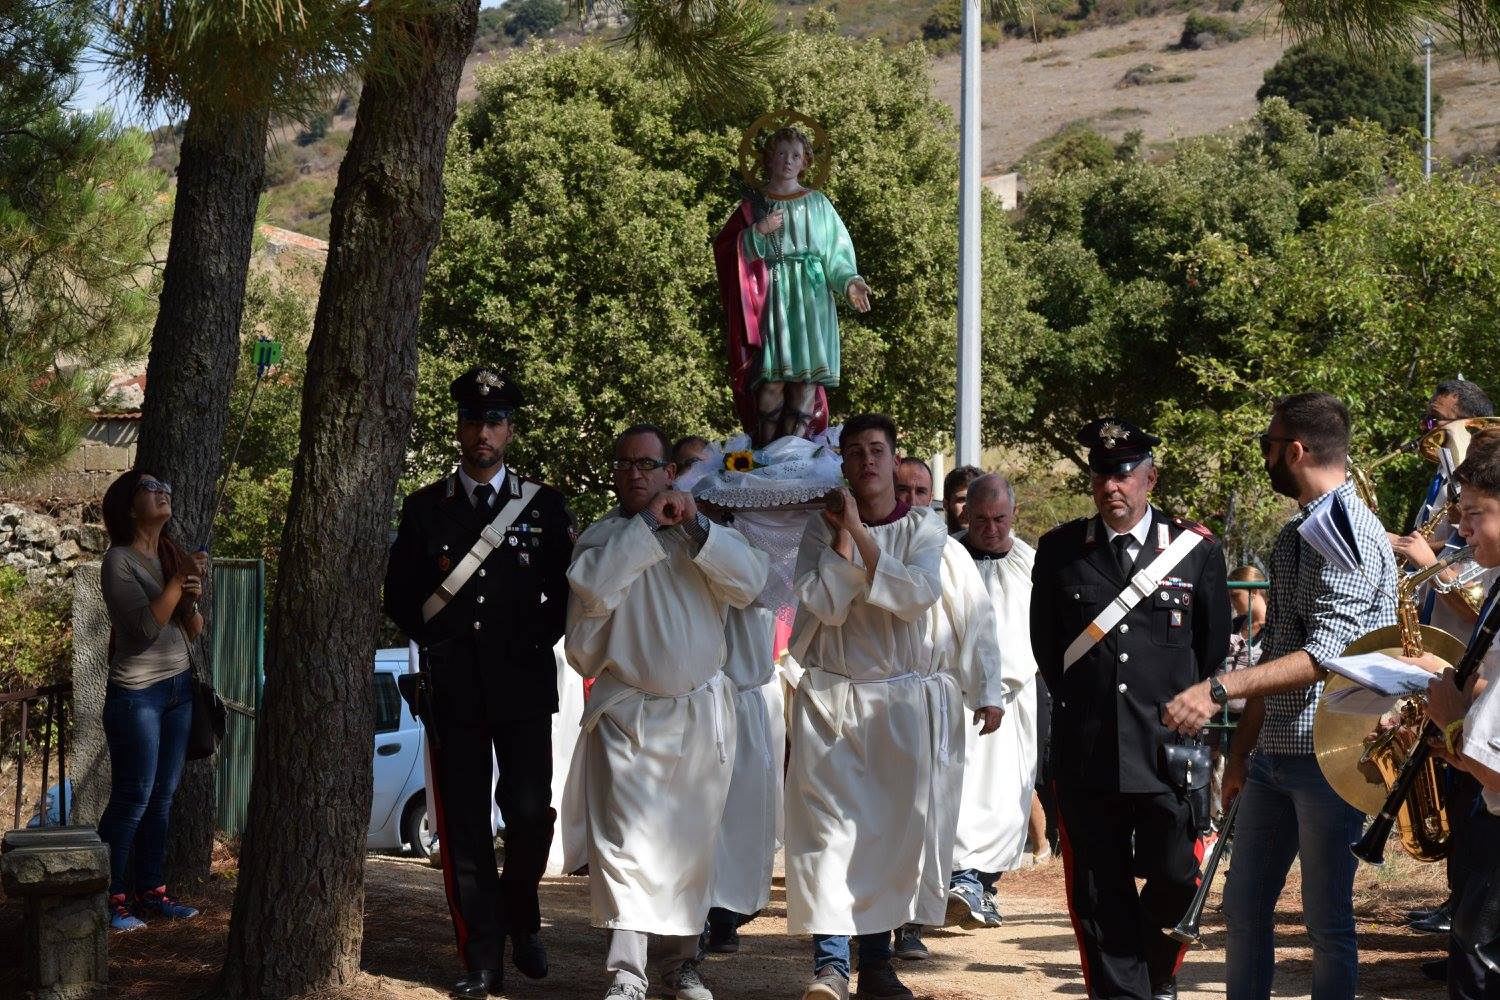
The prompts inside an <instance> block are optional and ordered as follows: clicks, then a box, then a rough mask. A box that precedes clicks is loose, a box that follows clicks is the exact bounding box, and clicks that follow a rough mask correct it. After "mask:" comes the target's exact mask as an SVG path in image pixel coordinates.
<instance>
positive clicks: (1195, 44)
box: [1177, 10, 1245, 49]
mask: <svg viewBox="0 0 1500 1000" xmlns="http://www.w3.org/2000/svg"><path fill="white" fill-rule="evenodd" d="M1244 37H1245V31H1244V29H1243V28H1241V27H1240V26H1239V25H1238V24H1235V23H1234V22H1233V21H1231V20H1229V18H1227V17H1215V16H1214V15H1212V14H1204V13H1201V12H1200V11H1196V10H1195V11H1193V12H1192V13H1190V14H1189V15H1188V16H1187V20H1186V21H1185V22H1183V25H1182V37H1180V38H1179V39H1178V40H1177V47H1178V48H1179V49H1211V48H1214V47H1215V46H1218V45H1227V44H1229V43H1230V42H1237V41H1239V40H1240V39H1241V38H1244Z"/></svg>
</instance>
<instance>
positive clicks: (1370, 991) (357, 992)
mask: <svg viewBox="0 0 1500 1000" xmlns="http://www.w3.org/2000/svg"><path fill="white" fill-rule="evenodd" d="M1393 850H1394V849H1393ZM233 864H234V862H233V859H232V858H231V857H229V856H227V855H225V856H223V857H222V858H221V862H220V865H219V869H220V872H219V874H218V875H217V876H216V878H215V880H214V882H213V884H212V885H211V886H210V888H209V890H208V891H207V892H206V893H205V894H204V898H203V899H202V900H201V903H202V905H203V906H204V908H205V913H204V916H203V917H202V918H200V920H198V921H195V922H193V923H190V924H183V925H176V926H170V925H163V926H153V927H151V928H148V929H147V930H145V931H140V932H137V933H134V934H131V935H128V936H125V937H117V938H115V939H114V941H113V942H112V947H113V950H114V955H113V959H112V962H111V975H112V977H113V987H112V989H111V991H110V995H111V996H112V997H118V998H131V1000H135V998H141V1000H145V998H148V997H149V998H152V1000H156V998H170V1000H177V998H188V997H192V996H194V995H196V993H197V992H198V991H200V990H201V989H203V988H204V987H206V986H207V985H209V984H210V983H211V982H212V980H213V976H214V974H215V972H216V971H217V969H218V966H219V963H220V960H221V958H222V953H223V945H224V938H225V933H226V931H227V927H228V912H229V905H230V901H231V898H232V894H233V883H234V867H233ZM1298 885H1299V883H1298V880H1297V878H1296V873H1295V871H1294V873H1293V879H1292V881H1291V882H1290V883H1289V885H1288V891H1287V894H1286V896H1285V898H1284V903H1283V909H1282V911H1281V914H1280V918H1281V919H1280V924H1281V926H1280V934H1281V935H1282V941H1283V944H1284V947H1283V949H1282V951H1281V952H1280V954H1279V956H1278V963H1277V970H1278V977H1279V979H1278V983H1277V990H1276V995H1277V996H1278V997H1305V996H1307V995H1308V975H1309V958H1310V953H1309V952H1308V950H1307V939H1306V936H1305V935H1304V934H1303V932H1302V930H1301V927H1300V912H1299V908H1298ZM1001 889H1002V891H1001V894H1000V896H1001V908H1002V911H1003V912H1004V913H1005V915H1006V917H1007V924H1006V926H1005V927H1003V928H1000V929H998V930H992V931H977V932H968V931H954V932H946V931H935V932H932V933H930V935H929V944H930V946H931V948H932V951H933V956H934V957H933V959H932V960H931V961H928V962H924V963H917V964H906V965H903V966H902V967H901V971H902V974H903V976H905V977H906V979H907V981H908V983H909V984H910V985H911V986H912V987H913V989H915V990H916V991H917V993H918V995H919V996H923V997H927V998H930V1000H980V998H986V997H1026V998H1032V1000H1040V998H1045V997H1064V998H1076V997H1082V996H1084V995H1085V991H1084V986H1083V979H1082V976H1081V975H1080V973H1079V969H1078V957H1077V951H1076V947H1075V945H1074V941H1073V934H1072V930H1071V927H1070V925H1069V923H1068V919H1067V915H1066V912H1065V910H1064V908H1063V891H1062V869H1061V866H1060V865H1058V864H1052V865H1047V866H1044V867H1041V868H1036V869H1031V870H1028V871H1026V872H1023V873H1016V874H1015V875H1012V876H1007V877H1006V879H1005V880H1004V881H1003V882H1002V883H1001ZM1441 891H1442V872H1441V866H1436V865H1426V866H1419V865H1416V864H1414V863H1411V862H1408V861H1406V859H1405V858H1404V857H1402V858H1397V859H1395V860H1393V861H1392V862H1391V863H1389V864H1387V866H1386V868H1385V869H1383V870H1379V871H1375V870H1366V871H1363V872H1361V875H1360V882H1359V887H1358V892H1357V897H1358V898H1357V905H1358V913H1359V920H1360V945H1361V976H1362V981H1361V990H1360V996H1361V997H1369V998H1380V997H1390V998H1400V1000H1428V998H1430V1000H1438V998H1440V997H1443V996H1445V995H1446V994H1445V991H1444V990H1443V989H1442V988H1441V987H1440V986H1437V985H1436V984H1430V983H1425V982H1423V981H1422V980H1421V978H1420V976H1419V975H1418V973H1417V969H1416V965H1417V963H1418V962H1419V961H1421V960H1423V959H1425V958H1431V957H1436V956H1437V954H1438V946H1439V944H1440V942H1439V941H1438V939H1436V938H1432V937H1421V936H1417V935H1414V934H1412V933H1410V932H1409V931H1407V930H1405V929H1404V928H1402V927H1400V926H1399V914H1400V913H1401V912H1402V911H1404V910H1405V909H1407V908H1408V907H1409V906H1417V905H1426V904H1429V903H1430V902H1431V901H1433V900H1434V899H1436V898H1438V897H1439V896H1440V895H1441ZM542 912H543V914H544V915H545V917H546V919H547V922H548V926H547V927H546V929H545V930H544V934H545V936H546V939H547V942H548V945H549V947H550V949H551V955H552V970H553V971H552V976H551V977H550V978H549V979H547V980H544V981H541V982H531V981H528V980H524V979H521V978H520V977H519V976H516V975H514V974H512V977H511V982H510V987H511V989H510V991H509V992H508V993H507V994H506V995H507V996H510V997H515V998H518V1000H520V998H531V997H568V998H578V997H595V996H602V995H603V991H604V988H605V985H606V983H605V979H604V974H603V972H602V971H601V965H602V961H603V955H604V937H603V932H601V931H598V930H594V929H593V928H591V927H589V926H588V890H587V886H586V884H585V883H584V881H583V880H582V879H574V878H561V879H548V880H547V881H546V883H545V884H544V886H543V901H542ZM366 914H367V916H366V924H365V947H364V968H365V971H366V975H364V976H363V977H361V979H360V981H359V982H357V983H355V984H353V985H351V986H350V987H346V988H343V989H339V990H330V991H326V992H324V993H322V994H319V1000H367V998H392V1000H439V998H441V997H443V996H445V995H446V990H445V985H446V984H447V983H448V981H449V980H450V978H451V977H452V976H453V974H454V971H455V969H456V963H455V959H454V952H453V937H452V929H451V926H450V924H449V920H448V913H447V907H446V904H445V902H444V900H443V895H442V880H441V877H440V875H439V873H438V872H437V871H436V870H434V869H433V868H431V867H429V866H427V865H425V864H422V863H419V862H415V861H411V860H407V859H402V858H392V857H382V856H372V857H371V858H370V864H369V868H368V884H367V901H366ZM785 915H786V909H785V901H784V896H783V894H782V891H781V887H780V886H779V885H778V886H777V889H776V892H775V896H774V898H773V901H772V906H771V909H770V910H769V911H768V912H767V913H766V914H764V915H763V916H762V917H761V918H759V919H757V920H755V921H754V922H752V923H751V924H749V925H747V926H746V927H745V929H744V931H743V940H744V948H743V949H742V950H741V952H740V953H739V954H737V955H734V956H728V957H716V958H714V959H713V960H712V961H710V962H709V963H708V965H707V967H706V968H705V971H704V976H705V979H706V980H707V981H708V983H709V985H710V986H711V987H712V988H713V989H714V991H715V994H716V996H717V997H718V998H719V1000H752V998H753V1000H762V998H781V997H785V998H795V997H799V996H800V995H801V994H800V987H801V984H802V982H803V980H804V977H805V975H806V972H807V965H806V963H807V953H808V943H807V941H806V939H792V938H789V937H787V936H786V923H785ZM20 918H21V914H20V911H19V907H17V906H16V905H15V904H14V903H9V902H0V996H4V997H11V996H19V995H20V989H19V985H20V984H19V969H18V966H19V961H20V937H21V935H20V933H19V930H20V926H19V925H20ZM1205 929H1206V932H1207V933H1206V942H1205V943H1206V947H1205V948H1204V949H1202V950H1199V951H1195V952H1193V953H1192V954H1191V955H1190V956H1189V958H1188V960H1187V962H1186V964H1185V965H1184V967H1183V971H1182V975H1181V977H1180V981H1181V984H1182V987H1183V989H1182V996H1183V998H1184V1000H1206V998H1209V997H1219V996H1222V995H1223V993H1224V971H1223V969H1224V966H1223V959H1224V955H1223V950H1222V948H1223V940H1224V934H1223V922H1222V920H1221V919H1220V918H1219V916H1218V914H1217V913H1216V912H1215V910H1214V908H1213V907H1212V906H1211V907H1210V910H1209V913H1208V917H1207V919H1206V920H1205Z"/></svg>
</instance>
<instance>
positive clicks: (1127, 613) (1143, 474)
mask: <svg viewBox="0 0 1500 1000" xmlns="http://www.w3.org/2000/svg"><path fill="white" fill-rule="evenodd" d="M1077 440H1078V441H1079V443H1080V444H1083V445H1085V446H1086V447H1087V448H1088V449H1089V471H1090V473H1091V483H1092V487H1093V498H1094V504H1095V507H1096V508H1097V509H1098V514H1097V515H1096V516H1094V517H1087V518H1079V519H1078V520H1076V521H1071V522H1069V523H1067V524H1063V525H1060V526H1059V527H1057V528H1054V529H1053V530H1052V531H1050V532H1048V533H1047V534H1046V535H1044V536H1042V539H1041V541H1040V543H1039V544H1038V545H1037V552H1036V562H1035V564H1034V567H1033V569H1032V586H1033V589H1032V596H1031V642H1032V648H1033V651H1034V652H1035V654H1036V660H1037V664H1038V666H1039V667H1040V668H1041V673H1042V676H1043V677H1044V678H1045V679H1046V682H1047V688H1048V690H1050V691H1051V693H1052V698H1053V715H1052V727H1053V728H1052V762H1051V763H1052V774H1053V776H1054V779H1055V781H1056V788H1057V795H1058V805H1059V807H1060V812H1061V824H1060V825H1061V828H1062V853H1063V863H1064V866H1065V869H1064V870H1065V872H1066V874H1067V882H1068V910H1069V915H1070V916H1071V917H1072V920H1073V928H1074V931H1075V932H1076V934H1077V937H1078V945H1079V950H1080V952H1081V953H1082V960H1083V961H1082V964H1083V974H1084V980H1085V982H1086V984H1087V986H1088V991H1089V995H1090V996H1091V997H1099V998H1119V997H1129V998H1133V1000H1150V998H1153V997H1156V998H1161V997H1169V998H1175V997H1176V995H1177V986H1176V980H1175V974H1176V969H1177V964H1178V961H1179V959H1180V957H1181V952H1182V946H1181V945H1179V944H1177V943H1176V942H1175V941H1173V940H1172V939H1171V938H1169V937H1168V936H1167V935H1166V934H1165V933H1163V929H1164V928H1169V927H1172V926H1173V925H1175V924H1176V923H1177V921H1178V919H1179V918H1180V917H1181V916H1182V914H1183V913H1184V912H1185V911H1186V910H1187V908H1188V905H1189V904H1190V903H1191V901H1192V898H1193V893H1194V890H1195V889H1196V886H1197V877H1198V839H1197V831H1196V829H1195V827H1198V826H1201V825H1202V824H1203V823H1205V822H1206V819H1207V817H1206V816H1196V815H1194V810H1193V808H1192V806H1191V805H1190V801H1191V799H1190V795H1189V788H1190V787H1192V786H1196V785H1198V784H1199V782H1198V779H1197V778H1196V777H1194V778H1191V779H1189V780H1188V781H1187V782H1183V781H1182V780H1181V776H1180V775H1175V776H1174V773H1173V771H1172V769H1171V768H1169V767H1168V766H1167V765H1166V762H1165V757H1166V747H1167V744H1169V743H1174V742H1175V737H1173V736H1172V734H1171V733H1170V731H1169V730H1168V729H1167V727H1166V726H1165V725H1163V724H1162V721H1161V709H1162V706H1163V705H1164V704H1166V703H1167V702H1169V701H1171V699H1172V697H1173V696H1174V695H1175V694H1176V693H1177V692H1178V691H1180V690H1182V688H1183V687H1184V686H1187V685H1191V684H1194V683H1196V682H1198V681H1199V680H1203V679H1206V678H1208V677H1209V676H1210V675H1212V674H1213V673H1214V671H1215V670H1217V668H1218V667H1219V665H1220V664H1221V663H1222V662H1223V659H1224V654H1225V652H1226V650H1227V649H1228V645H1229V595H1228V591H1227V590H1226V588H1225V583H1224V577H1225V574H1224V553H1223V549H1222V548H1221V547H1220V545H1219V543H1218V542H1217V541H1216V540H1215V539H1214V537H1213V535H1212V534H1211V533H1210V532H1209V531H1208V529H1206V528H1204V527H1202V526H1201V525H1198V524H1195V523H1193V522H1192V521H1187V520H1184V519H1182V518H1177V517H1170V516H1168V515H1166V514H1163V513H1161V512H1160V511H1158V510H1156V509H1154V508H1153V507H1152V506H1151V504H1150V502H1149V495H1150V492H1151V490H1152V488H1153V487H1155V485H1156V467H1155V461H1154V459H1153V457H1152V454H1151V449H1152V447H1153V446H1155V445H1157V444H1160V443H1161V439H1160V438H1157V437H1155V436H1154V435H1151V434H1147V433H1146V432H1144V431H1142V430H1141V429H1140V428H1138V427H1136V426H1134V425H1133V424H1130V423H1128V422H1127V421H1124V420H1120V419H1118V418H1113V417H1111V418H1106V419H1103V420H1096V421H1095V422H1093V423H1091V424H1089V425H1088V426H1087V427H1084V428H1083V429H1082V430H1080V431H1079V432H1078V437H1077ZM1201 777H1202V779H1203V780H1204V781H1205V782H1206V779H1207V775H1206V774H1204V775H1202V776H1201ZM1179 785H1185V786H1187V787H1181V788H1180V787H1178V786H1179ZM1204 787H1205V788H1206V785H1205V786H1204ZM1204 799H1206V795H1202V794H1200V796H1199V797H1198V802H1199V804H1200V805H1199V808H1200V810H1202V811H1206V808H1204V807H1203V806H1202V801H1203V800H1204ZM1137 876H1140V877H1143V878H1145V880H1146V883H1145V887H1144V889H1143V890H1141V891H1140V892H1139V893H1138V892H1137V891H1136V883H1135V880H1136V877H1137Z"/></svg>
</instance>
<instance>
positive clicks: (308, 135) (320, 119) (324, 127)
mask: <svg viewBox="0 0 1500 1000" xmlns="http://www.w3.org/2000/svg"><path fill="white" fill-rule="evenodd" d="M331 124H333V119H332V118H330V117H329V115H328V114H327V113H326V112H325V113H324V114H321V115H318V116H317V117H316V118H314V119H313V120H312V121H310V122H308V125H307V128H305V129H303V130H302V131H301V132H298V133H297V137H296V139H295V140H293V141H295V142H296V143H297V145H299V146H311V145H312V144H313V143H315V142H317V141H318V140H319V139H321V138H323V137H324V136H326V135H327V134H328V126H329V125H331Z"/></svg>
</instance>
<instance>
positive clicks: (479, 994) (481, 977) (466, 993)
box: [448, 969, 505, 1000]
mask: <svg viewBox="0 0 1500 1000" xmlns="http://www.w3.org/2000/svg"><path fill="white" fill-rule="evenodd" d="M504 982H505V976H504V973H503V972H501V970H499V969H475V970H474V971H473V972H471V973H469V974H468V975H466V976H464V977H463V978H462V979H460V980H459V981H458V982H456V983H454V984H453V989H451V990H449V991H448V995H449V996H450V997H454V998H455V1000H485V998H486V997H497V996H499V995H500V991H501V989H502V987H503V985H504Z"/></svg>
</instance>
